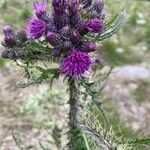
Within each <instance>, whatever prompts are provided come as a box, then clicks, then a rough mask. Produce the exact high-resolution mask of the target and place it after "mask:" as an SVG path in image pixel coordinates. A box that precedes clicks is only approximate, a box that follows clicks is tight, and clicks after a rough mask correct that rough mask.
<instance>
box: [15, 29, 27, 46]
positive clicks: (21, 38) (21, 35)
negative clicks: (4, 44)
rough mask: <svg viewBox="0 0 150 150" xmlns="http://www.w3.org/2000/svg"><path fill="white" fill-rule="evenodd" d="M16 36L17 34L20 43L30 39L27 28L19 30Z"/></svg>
mask: <svg viewBox="0 0 150 150" xmlns="http://www.w3.org/2000/svg"><path fill="white" fill-rule="evenodd" d="M16 36H17V40H18V42H19V43H20V44H22V43H25V42H26V41H27V40H28V38H27V33H26V31H25V30H20V31H18V32H17V34H16Z"/></svg>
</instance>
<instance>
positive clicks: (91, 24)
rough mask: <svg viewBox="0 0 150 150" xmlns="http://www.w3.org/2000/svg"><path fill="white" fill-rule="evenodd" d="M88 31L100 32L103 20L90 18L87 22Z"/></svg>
mask: <svg viewBox="0 0 150 150" xmlns="http://www.w3.org/2000/svg"><path fill="white" fill-rule="evenodd" d="M87 29H88V30H89V32H93V33H101V32H102V31H103V29H104V21H103V20H100V19H91V20H89V21H88V22H87Z"/></svg>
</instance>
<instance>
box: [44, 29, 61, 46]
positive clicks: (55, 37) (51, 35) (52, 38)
mask: <svg viewBox="0 0 150 150" xmlns="http://www.w3.org/2000/svg"><path fill="white" fill-rule="evenodd" d="M46 40H47V41H48V42H49V43H50V44H51V45H52V46H58V45H60V44H61V43H62V39H61V35H60V34H57V33H55V32H48V33H47V34H46Z"/></svg>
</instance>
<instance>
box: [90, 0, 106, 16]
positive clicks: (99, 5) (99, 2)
mask: <svg viewBox="0 0 150 150" xmlns="http://www.w3.org/2000/svg"><path fill="white" fill-rule="evenodd" d="M103 8H104V1H103V0H95V2H94V4H93V9H94V10H96V11H97V13H99V14H101V12H102V10H103Z"/></svg>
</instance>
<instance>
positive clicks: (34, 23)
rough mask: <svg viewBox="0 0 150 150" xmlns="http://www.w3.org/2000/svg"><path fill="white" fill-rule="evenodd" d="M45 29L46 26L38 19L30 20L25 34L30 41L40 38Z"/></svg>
mask: <svg viewBox="0 0 150 150" xmlns="http://www.w3.org/2000/svg"><path fill="white" fill-rule="evenodd" d="M46 29H47V24H46V23H45V22H43V21H42V20H39V19H30V20H29V24H28V27H27V34H28V36H29V37H31V38H32V39H38V38H40V37H41V36H42V35H43V34H44V33H45V32H46Z"/></svg>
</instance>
